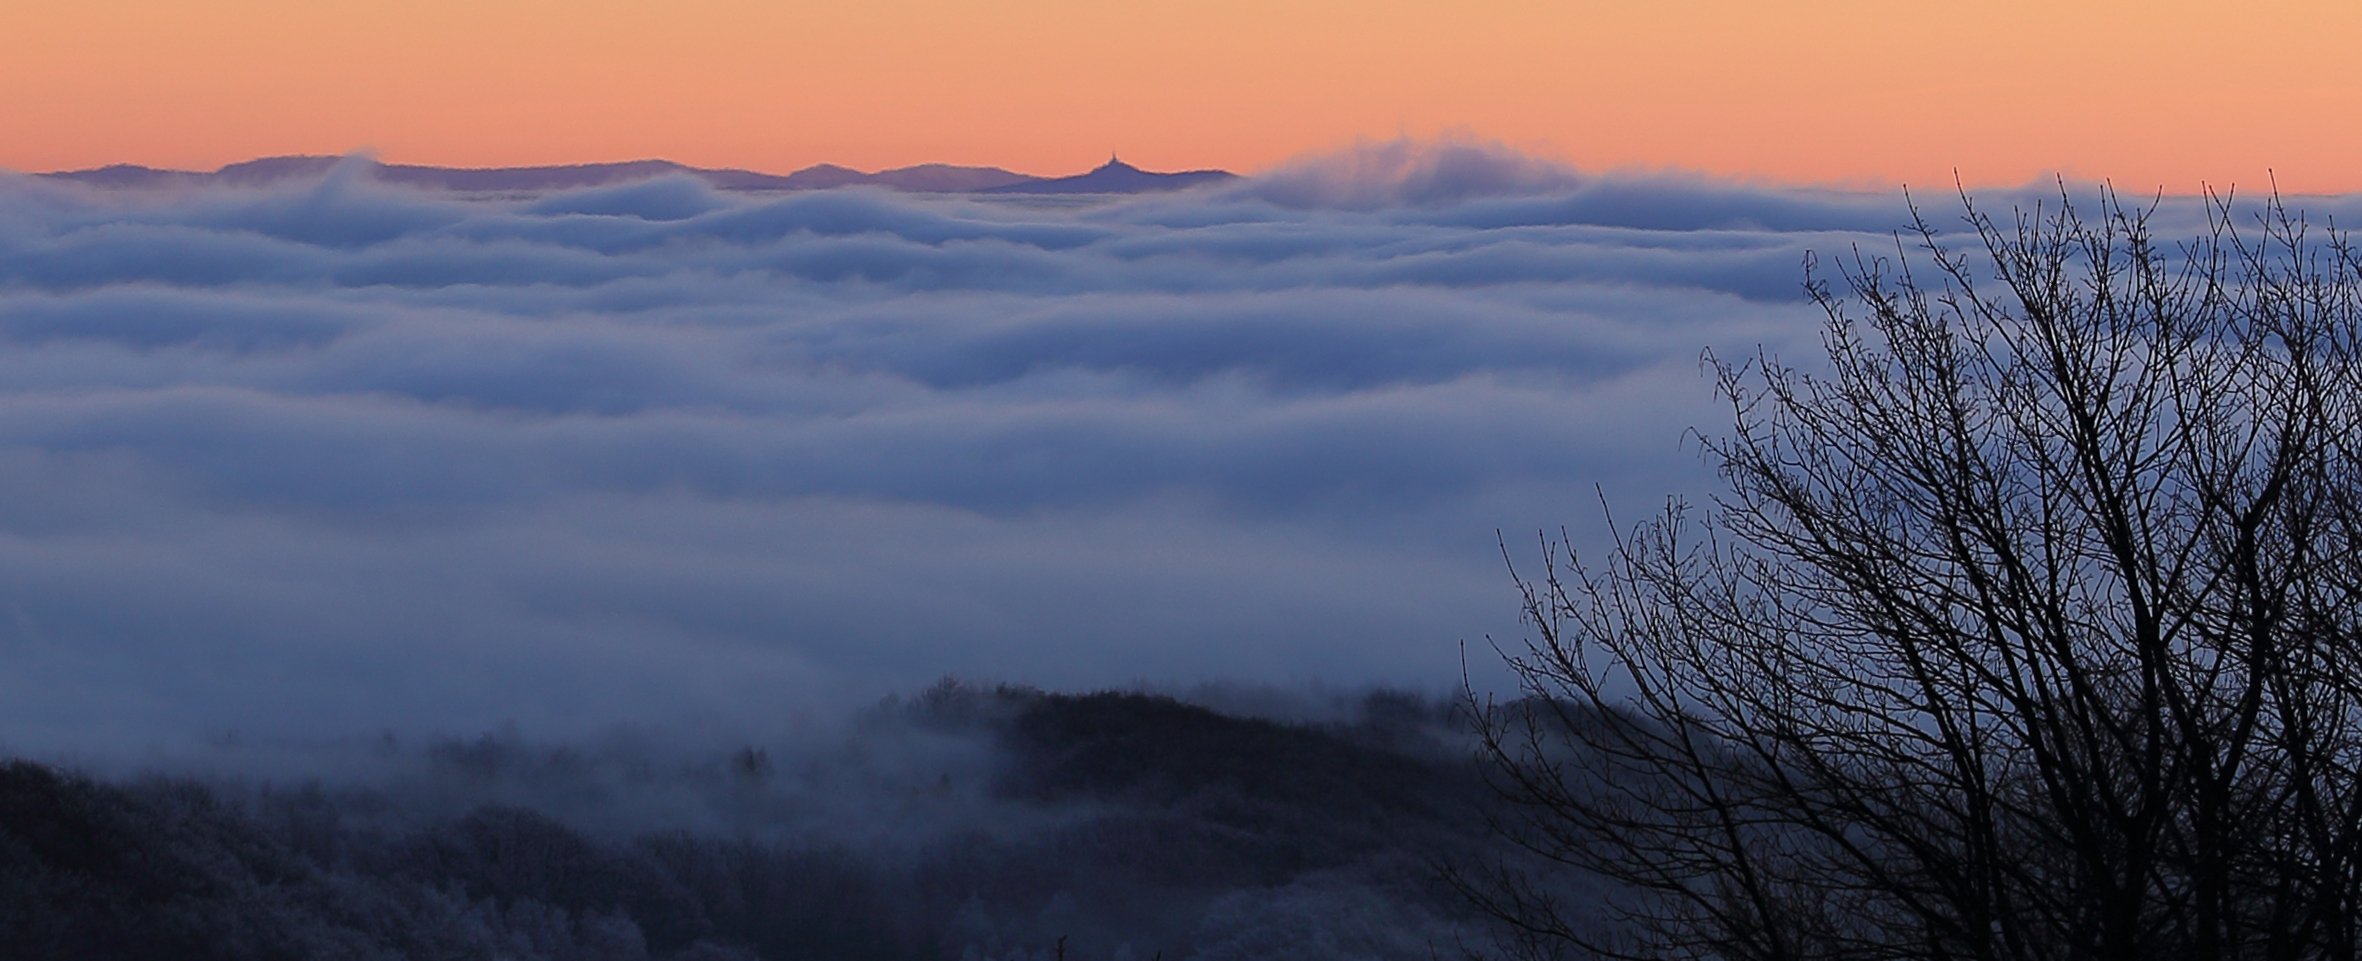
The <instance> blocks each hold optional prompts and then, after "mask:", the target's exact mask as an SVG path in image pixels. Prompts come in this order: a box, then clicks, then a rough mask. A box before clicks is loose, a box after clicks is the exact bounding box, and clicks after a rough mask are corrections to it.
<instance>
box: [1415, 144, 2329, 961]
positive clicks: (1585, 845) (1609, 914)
mask: <svg viewBox="0 0 2362 961" xmlns="http://www.w3.org/2000/svg"><path fill="white" fill-rule="evenodd" d="M1962 199H1963V204H1964V206H1965V208H1966V220H1967V223H1968V225H1969V227H1970V228H1971V230H1972V231H1973V234H1974V236H1975V238H1976V243H1974V244H1972V245H1970V246H1968V247H1967V248H1966V250H1965V252H1964V251H1960V250H1953V249H1949V248H1947V247H1946V246H1945V244H1944V243H1943V242H1942V241H1943V237H1942V236H1941V235H1940V234H1939V232H1938V231H1936V230H1935V229H1933V228H1932V227H1931V226H1930V225H1929V223H1928V222H1927V220H1926V219H1925V218H1924V217H1922V216H1920V215H1919V214H1918V212H1917V211H1916V210H1914V213H1913V218H1914V228H1915V229H1914V231H1913V232H1912V233H1910V234H1906V235H1905V237H1908V238H1911V239H1913V240H1915V241H1916V242H1917V247H1916V249H1900V248H1901V247H1902V244H1901V242H1900V241H1899V242H1898V248H1899V249H1898V251H1897V255H1896V256H1895V257H1894V258H1893V259H1891V260H1890V259H1884V258H1871V257H1868V256H1865V255H1863V254H1862V253H1860V252H1859V251H1857V252H1855V254H1854V255H1853V256H1852V257H1851V258H1850V259H1849V260H1848V261H1846V262H1845V264H1844V267H1843V269H1842V270H1841V271H1840V274H1841V276H1842V279H1843V281H1844V284H1843V289H1842V291H1840V290H1835V289H1832V287H1831V286H1830V285H1828V284H1827V283H1826V282H1824V281H1822V280H1820V279H1818V278H1817V277H1814V276H1813V274H1812V271H1811V269H1810V266H1809V265H1808V280H1807V288H1808V290H1809V291H1810V293H1811V296H1812V298H1813V299H1814V300H1815V301H1816V302H1817V303H1818V304H1820V306H1821V307H1822V308H1823V309H1824V310H1825V311H1826V313H1827V317H1828V323H1827V326H1826V335H1825V344H1826V348H1827V352H1828V363H1827V366H1826V368H1824V369H1823V370H1822V371H1821V372H1818V373H1806V372H1802V371H1799V370H1796V369H1793V368H1790V367H1787V366H1783V365H1781V364H1780V363H1778V362H1777V361H1776V360H1773V359H1770V358H1759V359H1757V360H1754V361H1751V362H1748V363H1745V364H1735V365H1734V364H1728V363H1721V362H1717V363H1716V369H1717V370H1718V372H1719V381H1718V382H1719V387H1720V391H1721V396H1723V397H1724V398H1726V399H1727V400H1728V402H1729V405H1730V411H1731V415H1732V419H1733V420H1732V428H1731V431H1730V433H1729V434H1728V435H1726V436H1724V437H1722V438H1721V439H1708V440H1706V441H1705V442H1704V448H1705V450H1706V453H1707V456H1708V458H1709V460H1710V461H1711V462H1713V463H1714V464H1716V465H1717V466H1718V468H1719V473H1720V476H1721V478H1722V480H1723V482H1724V484H1725V486H1726V488H1727V493H1725V494H1724V495H1722V496H1720V497H1718V498H1717V499H1715V500H1714V501H1713V503H1712V504H1711V506H1710V507H1709V508H1706V509H1693V508H1691V507H1688V506H1686V505H1683V504H1680V503H1678V502H1676V503H1674V504H1672V505H1670V506H1669V507H1668V508H1667V509H1666V510H1665V512H1664V513H1662V514H1661V515H1658V516H1656V517H1654V518H1652V519H1650V520H1648V521H1646V522H1643V523H1640V524H1637V525H1632V526H1625V527H1615V532H1614V536H1613V540H1612V546H1611V547H1610V548H1609V549H1608V550H1607V551H1606V552H1605V553H1604V556H1603V557H1602V558H1600V560H1599V561H1598V562H1597V563H1591V562H1587V561H1586V560H1585V559H1583V558H1581V557H1579V556H1577V555H1576V554H1575V553H1574V552H1573V551H1572V549H1571V548H1568V547H1566V546H1565V545H1564V544H1562V543H1552V542H1549V541H1545V543H1544V555H1545V557H1546V558H1550V560H1549V562H1548V563H1547V566H1546V568H1545V569H1544V570H1542V571H1541V572H1539V576H1536V577H1531V578H1526V577H1521V578H1520V580H1519V585H1520V587H1521V588H1522V589H1523V590H1524V600H1525V613H1526V615H1527V616H1528V618H1529V621H1530V623H1531V625H1532V627H1533V630H1534V636H1533V637H1532V638H1531V639H1529V640H1528V641H1527V642H1526V644H1525V646H1524V647H1523V648H1521V649H1518V650H1514V651H1511V652H1508V655H1507V656H1508V660H1509V664H1510V666H1511V668H1512V669H1513V670H1514V671H1515V673H1516V675H1517V676H1518V677H1519V678H1520V679H1521V681H1522V683H1523V686H1524V694H1525V695H1526V696H1525V697H1523V698H1520V699H1518V700H1515V701H1510V702H1499V703H1485V704H1479V705H1475V707H1476V709H1477V711H1478V713H1479V716H1480V719H1481V722H1480V731H1481V733H1482V735H1483V737H1482V744H1483V753H1484V755H1485V758H1486V760H1488V761H1489V762H1490V763H1489V770H1490V772H1491V775H1492V777H1493V779H1494V782H1495V785H1496V787H1497V788H1498V789H1499V790H1500V791H1501V793H1502V795H1503V797H1504V799H1506V800H1507V801H1508V802H1510V803H1509V804H1507V805H1506V806H1505V809H1506V810H1507V811H1508V812H1509V813H1507V814H1505V815H1503V816H1501V818H1500V819H1499V827H1500V828H1501V829H1502V830H1503V831H1504V832H1505V833H1507V834H1508V836H1509V837H1510V838H1511V839H1512V840H1514V841H1516V842H1517V843H1518V844H1519V845H1521V846H1522V847H1524V848H1525V849H1526V851H1527V852H1530V853H1531V854H1532V855H1534V856H1535V857H1534V858H1533V859H1529V860H1527V861H1524V862H1515V863H1512V862H1498V863H1496V864H1494V866H1492V867H1491V868H1488V869H1480V870H1470V871H1463V872H1462V873H1460V874H1458V875H1457V880H1458V881H1459V883H1460V884H1461V885H1462V887H1463V888H1464V890H1466V891H1467V892H1468V893H1470V894H1471V895H1473V896H1474V897H1475V898H1476V899H1477V900H1478V903H1479V904H1480V906H1482V907H1484V908H1485V909H1486V910H1487V911H1489V912H1490V913H1492V914H1493V915H1495V916H1496V917H1498V918H1500V919H1501V920H1504V921H1506V922H1508V924H1509V930H1511V931H1512V932H1513V933H1514V936H1513V937H1512V938H1511V939H1510V940H1509V942H1508V944H1509V946H1510V947H1511V948H1512V949H1514V950H1515V951H1516V952H1520V953H1527V954H1531V955H1535V956H1551V955H1556V954H1559V953H1564V952H1573V953H1577V954H1583V953H1594V954H1598V955H1603V956H1608V957H1629V958H1641V957H1651V958H1653V957H1697V958H1746V959H1800V958H1831V959H1841V958H1864V959H1868V958H1879V959H1892V958H1993V959H2049V958H2093V959H2100V958H2109V959H2114V958H2124V959H2131V958H2143V959H2154V958H2176V957H2179V958H2209V959H2211V958H2250V957H2252V958H2352V957H2354V955H2355V950H2356V944H2357V936H2358V931H2357V927H2356V914H2357V907H2358V905H2362V781H2358V780H2357V775H2356V770H2357V767H2358V766H2362V646H2358V644H2357V640H2358V635H2357V631H2358V629H2362V549H2358V548H2362V504H2358V503H2357V495H2358V494H2362V488H2358V487H2357V481H2358V480H2362V476H2358V475H2357V465H2358V463H2362V461H2358V460H2357V446H2356V445H2357V443H2358V438H2362V368H2358V366H2357V362H2358V361H2362V356H2358V351H2362V297H2358V295H2362V263H2358V262H2357V257H2356V255H2355V251H2353V250H2352V249H2350V248H2349V247H2348V246H2347V244H2346V242H2345V239H2344V238H2343V237H2342V236H2341V235H2339V234H2337V233H2336V232H2335V231H2334V229H2330V230H2326V231H2325V230H2321V229H2319V228H2316V227H2312V226H2310V225H2308V224H2307V222H2306V220H2305V218H2304V217H2303V216H2302V215H2301V214H2299V213H2294V212H2291V211H2290V210H2288V209H2287V208H2286V207H2284V206H2283V204H2282V203H2281V202H2280V200H2279V199H2278V198H2277V197H2272V198H2267V199H2266V200H2264V201H2263V202H2261V203H2258V204H2251V205H2241V204H2237V203H2234V202H2233V200H2231V199H2230V198H2227V197H2223V196H2218V195H2214V194H2208V195H2207V196H2206V197H2204V198H2203V203H2204V210H2205V212H2206V222H2207V224H2208V229H2206V230H2205V231H2203V232H2202V233H2201V234H2200V235H2199V236H2198V237H2196V238H2195V239H2193V240H2190V241H2187V242H2184V243H2179V244H2165V243H2161V242H2159V241H2158V240H2156V239H2155V238H2154V237H2153V236H2152V233H2151V221H2152V219H2157V211H2158V210H2159V209H2160V206H2159V204H2157V203H2151V204H2148V205H2146V206H2142V205H2136V204H2127V203H2126V202H2124V201H2123V200H2122V199H2121V198H2120V197H2119V196H2118V195H2116V194H2114V193H2113V192H2110V191H2105V190H2103V191H2101V192H2100V193H2099V195H2098V197H2097V199H2096V202H2086V204H2085V209H2086V210H2089V211H2090V212H2091V213H2092V216H2091V217H2090V218H2089V219H2086V218H2085V217H2084V216H2083V215H2082V212H2079V211H2078V209H2077V206H2076V204H2075V202H2074V201H2073V199H2072V198H2071V197H2069V196H2068V195H2067V194H2066V192H2065V191H2064V190H2062V192H2061V196H2060V197H2059V200H2058V201H2057V205H2056V206H2055V207H2052V206H2051V205H2050V204H2048V203H2045V204H2041V205H2037V206H2035V207H2033V208H2032V209H2030V210H2026V209H2021V210H2019V211H2017V212H2016V213H2015V215H2014V216H2012V217H2011V218H2008V219H2006V220H1996V219H1994V218H1992V217H1990V216H1988V215H1986V214H1984V213H1983V212H1981V211H1979V210H1978V209H1977V208H1976V205H1975V204H1974V202H1973V201H1971V200H1969V199H1968V198H1967V197H1965V196H1963V198H1962ZM1611 526H1612V527H1614V525H1611ZM1519 864H1524V865H1526V866H1524V867H1520V866H1519ZM1535 865H1539V867H1536V866H1535ZM1566 868H1573V869H1577V871H1576V872H1575V873H1576V874H1579V875H1597V876H1600V877H1604V878H1605V879H1607V880H1609V881H1611V882H1614V883H1613V884H1611V885H1609V886H1608V887H1609V890H1610V891H1611V893H1610V894H1609V895H1607V896H1606V897H1605V899H1604V900H1603V901H1602V902H1601V903H1598V904H1589V903H1577V902H1575V901H1573V900H1570V899H1569V898H1567V897H1565V896H1564V895H1563V894H1558V893H1554V892H1557V891H1561V890H1563V886H1562V885H1560V884H1559V883H1558V879H1559V878H1561V877H1563V876H1564V874H1563V873H1562V872H1563V869H1566Z"/></svg>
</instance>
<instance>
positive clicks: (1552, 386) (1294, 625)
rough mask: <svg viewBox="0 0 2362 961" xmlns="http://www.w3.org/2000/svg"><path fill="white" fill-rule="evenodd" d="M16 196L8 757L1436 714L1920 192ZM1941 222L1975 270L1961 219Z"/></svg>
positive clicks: (1, 359) (1377, 164) (1682, 477)
mask: <svg viewBox="0 0 2362 961" xmlns="http://www.w3.org/2000/svg"><path fill="white" fill-rule="evenodd" d="M369 166H370V165H369V162H368V161H367V160H366V159H360V158H356V159H354V160H352V161H349V162H347V163H346V164H344V165H343V166H341V167H339V168H338V169H337V170H335V171H334V172H333V173H331V174H330V175H328V176H327V177H326V178H325V179H323V180H317V181H309V182H303V183H291V184H286V185H283V186H280V187H276V188H271V189H247V190H239V189H228V188H223V189H208V190H202V191H193V192H192V191H184V192H175V193H137V192H113V193H110V192H105V191H98V190H89V189H82V188H76V187H72V186H69V185H62V184H57V183H53V182H48V181H43V180H39V179H36V178H31V177H22V176H13V175H0V742H4V743H0V747H6V748H14V749H18V750H34V751H50V752H80V753H84V754H89V753H107V752H121V751H141V750H170V749H171V748H172V746H173V745H175V744H180V743H185V742H191V741H196V740H202V739H212V740H216V741H222V740H235V739H239V738H259V739H270V738H302V737H338V736H348V735H365V734H370V733H373V732H377V731H380V730H388V731H397V732H406V733H407V732H419V733H428V732H464V731H470V730H483V729H488V728H492V727H495V726H499V725H503V724H510V723H513V724H514V725H516V726H518V727H521V728H522V729H524V730H526V731H528V732H531V733H534V734H538V735H548V736H554V737H563V736H574V735H578V734H582V733H585V732H594V731H598V730H605V729H611V728H614V727H617V726H627V725H683V724H686V725H692V726H694V725H724V726H728V725H739V726H758V727H759V726H766V725H769V726H776V725H780V724H794V723H799V722H800V721H801V720H804V719H809V718H812V717H817V716H825V715H830V714H833V713H835V712H838V711H840V710H841V709H842V708H844V707H845V706H847V705H850V704H853V703H857V702H862V701H866V700H871V699H875V698H876V697H878V696H880V695H882V694H885V693H889V692H895V691H911V690H916V689H918V688H921V687H924V686H926V685H927V684H928V683H929V682H931V681H932V680H934V679H936V678H938V677H941V676H944V675H956V676H960V677H965V678H973V679H981V680H987V681H991V680H1007V681H1015V682H1022V683H1029V684H1037V685H1042V686H1046V687H1052V688H1079V687H1095V686H1103V685H1116V684H1127V683H1132V682H1135V681H1140V680H1145V681H1148V682H1151V683H1161V684H1176V685H1183V684H1190V683H1196V682H1200V681H1207V680H1219V679H1229V680H1233V681H1244V682H1253V683H1285V682H1290V681H1302V680H1317V681H1320V682H1322V683H1327V684H1340V685H1354V684H1395V685H1404V686H1410V687H1415V688H1421V689H1428V690H1440V689H1442V688H1444V687H1446V686H1448V685H1450V684H1453V683H1456V682H1457V681H1458V680H1459V678H1460V671H1461V653H1460V652H1461V648H1460V646H1459V642H1461V641H1463V640H1465V641H1468V642H1470V644H1471V647H1470V650H1471V651H1472V652H1473V653H1472V654H1471V656H1470V659H1471V662H1472V668H1473V669H1474V670H1475V671H1476V672H1477V673H1478V674H1479V675H1483V674H1485V673H1486V671H1487V670H1488V668H1487V667H1486V664H1485V663H1484V662H1486V661H1489V659H1490V658H1491V657H1492V655H1491V654H1490V652H1489V650H1487V649H1486V648H1485V646H1484V645H1485V643H1486V641H1485V638H1486V637H1487V636H1490V637H1492V638H1495V639H1497V640H1501V641H1514V640H1515V639H1516V638H1518V637H1519V636H1521V633H1520V630H1519V627H1518V625H1517V622H1516V616H1515V615H1516V597H1515V595H1514V592H1513V590H1512V588H1511V585H1510V583H1509V580H1508V575H1507V573H1506V571H1505V568H1504V564H1503V558H1502V550H1501V547H1500V545H1499V543H1498V541H1497V540H1496V532H1497V531H1498V532H1504V533H1505V534H1506V537H1507V539H1508V540H1509V542H1510V544H1511V552H1512V553H1513V554H1516V553H1520V552H1525V553H1527V554H1530V550H1531V549H1530V545H1531V544H1532V543H1533V541H1534V537H1535V535H1536V533H1537V532H1538V531H1541V530H1544V529H1548V530H1551V531H1553V532H1555V531H1556V530H1557V528H1558V527H1559V526H1560V525H1562V524H1564V525H1569V526H1570V528H1571V529H1572V530H1573V531H1574V532H1575V534H1576V536H1577V537H1578V538H1583V537H1591V536H1595V532H1596V531H1597V530H1598V528H1599V516H1600V513H1601V499H1602V495H1603V494H1604V495H1605V497H1606V500H1607V501H1608V502H1610V503H1612V504H1614V505H1615V506H1616V508H1617V511H1618V513H1619V515H1622V514H1626V513H1629V514H1633V515H1637V514H1641V513H1646V512H1649V511H1653V510H1656V509H1658V508H1659V507H1660V506H1661V505H1662V503H1663V498H1664V496H1665V495H1666V494H1668V493H1674V492H1688V493H1692V494H1695V493H1698V492H1701V491H1709V490H1711V481H1712V476H1711V472H1710V471H1709V470H1708V469H1707V468H1706V467H1705V466H1703V465H1702V463H1701V461H1700V456H1699V452H1698V449H1697V445H1696V443H1695V442H1694V441H1691V442H1688V443H1685V442H1684V436H1683V435H1684V431H1685V430H1686V429H1688V428H1690V427H1692V426H1698V427H1702V428H1704V429H1706V430H1707V431H1709V432H1712V431H1713V430H1714V429H1715V425H1717V424H1718V423H1721V422H1723V421H1725V420H1726V419H1727V416H1728V415H1727V411H1721V412H1718V409H1717V407H1716V404H1715V397H1714V394H1713V390H1712V384H1711V381H1710V379H1709V378H1708V377H1707V376H1706V375H1705V374H1704V372H1703V371H1702V369H1701V364H1700V360H1701V355H1702V353H1703V352H1705V351H1708V350H1711V351H1714V352H1716V354H1717V355H1719V356H1724V357H1733V358H1744V357H1748V356H1752V355H1753V354H1755V352H1757V351H1758V350H1765V351H1769V352H1771V353H1773V354H1777V355H1779V356H1782V357H1784V358H1789V359H1793V360H1801V361H1809V360H1810V359H1811V357H1812V356H1813V355H1814V354H1816V353H1817V351H1818V349H1819V340H1818V336H1819V327H1818V324H1819V322H1820V319H1821V315H1820V313H1819V312H1818V310H1817V309H1816V308H1814V307H1812V306H1811V305H1810V304H1809V303H1808V302H1806V301H1805V299H1804V298H1803V296H1802V286H1801V285H1802V281H1803V279H1804V271H1803V264H1804V262H1805V259H1806V257H1807V254H1808V252H1818V253H1819V254H1820V255H1821V256H1822V257H1823V258H1830V257H1835V256H1849V253H1848V252H1849V251H1851V250H1853V249H1854V248H1856V247H1857V246H1859V247H1861V248H1863V249H1865V250H1868V251H1871V252H1873V253H1876V252H1879V251H1888V252H1891V251H1893V250H1894V249H1895V245H1896V239H1895V237H1894V234H1893V231H1894V230H1895V229H1896V228H1898V227H1903V226H1906V225H1907V223H1908V218H1909V212H1908V210H1907V208H1906V207H1905V205H1904V201H1903V198H1902V195H1901V194H1900V193H1899V192H1866V193H1846V192H1838V191H1809V190H1792V189H1771V188H1762V187H1751V186H1745V185H1737V184H1729V183H1720V182H1714V181H1708V180H1702V179H1697V178H1686V177H1677V176H1658V175H1619V176H1604V177H1586V176H1582V175H1578V174H1577V173H1575V172H1573V171H1569V170H1566V169H1564V168H1560V167H1556V166H1553V165H1550V164H1546V163H1540V162H1537V161H1534V160H1531V159H1528V158H1525V157H1521V156H1518V155H1516V154H1514V153H1510V152H1507V151H1503V150H1499V149H1495V148H1489V147H1484V146H1481V145H1472V144H1444V145H1434V144H1406V143H1395V144H1368V145H1363V146H1361V147H1359V148H1356V149H1353V150H1349V151H1345V152H1342V153H1339V154H1336V155H1332V156H1327V157H1318V158H1312V159H1308V160H1305V161H1302V162H1299V163H1296V164H1293V165H1289V166H1287V167H1283V168H1281V169H1279V170H1275V171H1271V172H1268V173H1265V174H1263V175H1260V176H1257V177H1252V178H1248V179H1246V180H1244V181H1241V182H1238V183H1235V184H1232V185H1228V186H1225V187H1221V188H1217V189H1207V190H1197V191H1190V192H1184V193H1178V194H1169V195H1151V196H1138V197H1126V198H1095V199H1084V200H1079V201H1078V200H1064V199H1062V200H1058V201H1056V202H1051V201H1047V200H1026V199H1022V198H1003V199H990V200H986V199H977V198H973V197H958V196H919V195H907V194H895V193H890V192H884V191H878V190H872V189H849V190H835V191H823V192H806V193H786V194H730V193H724V192H717V191H714V190H711V189H708V188H707V187H705V186H704V185H702V184H700V183H698V182H696V181H694V180H690V179H685V178H684V179H671V180H655V181H647V182H641V183H636V184H629V185H624V186H617V187H611V188H603V189H594V190H585V191H579V192H570V193H562V194H555V195H545V196H533V197H457V196H450V195H435V194H425V193H413V192H406V191H404V190H401V189H396V188H392V187H387V186H383V185H379V184H376V183H373V182H372V181H371V179H370V177H369ZM1938 197H1939V199H1940V200H1942V201H1945V202H1946V203H1949V204H1950V205H1949V206H1945V205H1941V204H1939V205H1934V209H1935V210H1936V219H1937V220H1938V221H1939V222H1955V221H1956V219H1957V218H1956V216H1954V214H1953V212H1954V211H1956V210H1957V203H1956V200H1955V199H1953V198H1951V197H1949V196H1948V195H1945V194H1939V195H1938Z"/></svg>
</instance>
